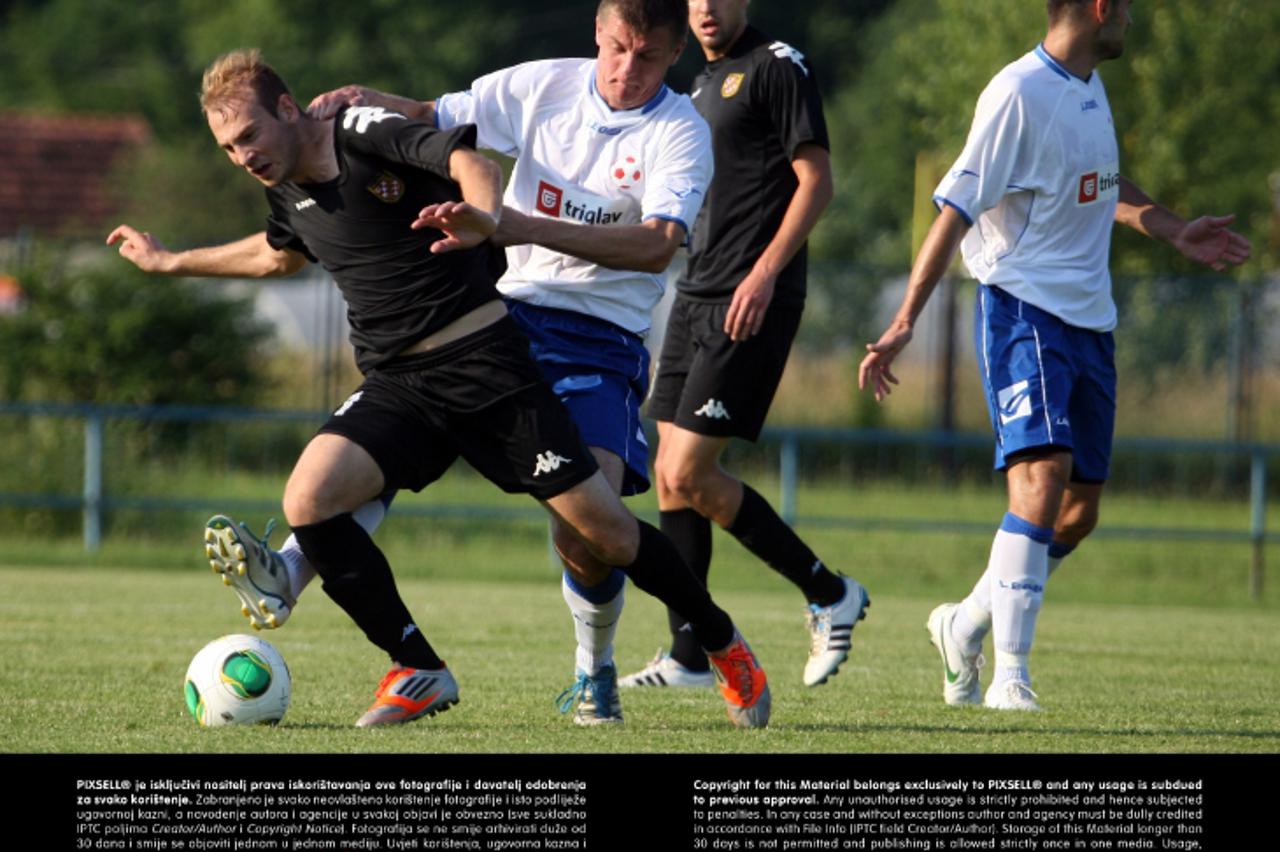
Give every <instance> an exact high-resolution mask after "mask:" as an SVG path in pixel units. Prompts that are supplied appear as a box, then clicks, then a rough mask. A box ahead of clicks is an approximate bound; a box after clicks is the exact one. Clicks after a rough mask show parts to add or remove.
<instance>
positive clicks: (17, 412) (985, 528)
mask: <svg viewBox="0 0 1280 852" xmlns="http://www.w3.org/2000/svg"><path fill="white" fill-rule="evenodd" d="M3 415H12V416H25V417H50V418H58V419H64V420H81V421H83V424H84V426H83V428H84V464H83V487H82V489H81V492H80V493H79V494H68V493H30V492H13V491H3V490H0V507H5V506H16V507H28V508H45V509H59V510H77V509H78V510H80V511H81V513H82V515H83V530H84V545H85V549H86V550H89V551H93V550H95V549H97V547H98V546H99V544H100V543H101V540H102V529H103V528H102V518H103V514H104V513H105V512H108V511H111V510H116V509H134V510H141V511H148V512H149V511H161V510H188V509H189V510H212V509H217V510H219V511H232V512H246V511H264V512H270V511H276V510H278V508H279V503H278V501H253V500H238V501H237V500H231V501H228V500H226V499H223V498H221V497H219V498H216V499H215V498H211V497H192V496H184V495H158V494H154V495H121V494H116V495H112V494H108V493H106V491H105V489H104V485H103V483H104V476H103V474H104V465H105V440H104V435H105V430H106V423H107V421H108V420H125V421H135V422H140V423H164V422H168V423H193V424H195V423H203V424H209V423H237V422H240V423H245V422H252V423H272V422H274V423H298V424H303V425H312V426H315V425H319V424H320V423H321V422H322V421H323V420H324V418H325V417H326V416H327V412H315V411H296V410H294V411H290V410H274V409H253V408H233V407H223V406H195V405H163V406H131V405H89V404H68V403H0V416H3ZM762 441H763V442H769V443H772V444H776V445H777V446H778V478H779V482H780V493H779V498H778V499H779V510H780V513H781V514H782V516H783V517H784V518H785V519H786V520H787V521H788V522H789V523H792V524H797V523H802V524H807V525H814V526H826V527H847V528H853V529H875V530H902V531H909V532H922V533H938V532H951V533H954V532H973V533H979V534H989V533H990V524H989V523H985V522H966V521H956V520H940V519H938V518H936V517H935V518H928V517H919V518H899V519H885V518H878V517H849V516H844V515H841V516H834V515H822V514H809V513H806V514H803V515H802V514H801V513H800V512H799V511H798V507H797V502H796V495H797V493H798V490H799V480H800V467H801V465H800V457H801V454H802V451H803V450H804V449H805V448H806V447H814V446H818V445H823V444H825V445H838V446H844V447H854V448H857V447H863V448H865V447H877V448H911V449H915V450H917V451H919V452H922V453H934V454H947V453H952V452H956V451H961V450H968V451H973V450H982V449H985V448H989V447H990V443H991V439H990V437H989V436H988V435H985V434H966V433H956V432H943V431H929V432H905V431H892V430H884V429H817V428H768V429H766V430H765V432H764V434H763V435H762ZM1115 450H1116V452H1117V454H1120V453H1132V454H1135V455H1137V456H1140V457H1141V456H1159V455H1174V456H1180V457H1204V456H1217V457H1220V458H1225V459H1228V460H1231V461H1233V462H1239V463H1246V462H1247V465H1248V470H1249V485H1248V494H1249V518H1248V528H1247V529H1245V528H1244V526H1243V524H1242V526H1241V527H1239V528H1235V529H1223V528H1211V527H1196V528H1180V527H1116V526H1110V525H1108V526H1105V527H1103V528H1101V529H1100V530H1099V531H1098V533H1096V534H1097V535H1101V536H1107V537H1120V538H1137V539H1144V538H1145V539H1165V540H1168V539H1177V540H1201V541H1223V542H1248V543H1249V544H1250V545H1251V552H1252V560H1251V561H1252V565H1251V570H1250V586H1251V589H1252V591H1253V593H1254V595H1255V596H1260V595H1261V590H1262V578H1263V571H1264V553H1265V547H1266V545H1267V544H1268V543H1273V542H1280V535H1277V534H1274V533H1272V534H1269V533H1268V532H1267V529H1266V506H1267V487H1268V482H1267V480H1268V474H1267V468H1268V464H1269V462H1270V460H1271V459H1273V458H1275V459H1280V444H1262V443H1252V444H1246V443H1235V442H1227V441H1205V440H1179V439H1156V438H1136V439H1135V438H1130V439H1119V440H1117V441H1116V445H1115ZM400 511H402V512H405V513H408V514H414V515H427V516H431V517H489V518H503V519H509V518H517V517H518V518H528V517H538V516H539V513H538V512H537V510H536V509H534V508H533V507H530V508H529V509H527V510H520V509H512V508H508V507H501V506H479V505H477V506H468V505H455V506H448V507H444V506H414V507H403V508H402V509H401V510H400Z"/></svg>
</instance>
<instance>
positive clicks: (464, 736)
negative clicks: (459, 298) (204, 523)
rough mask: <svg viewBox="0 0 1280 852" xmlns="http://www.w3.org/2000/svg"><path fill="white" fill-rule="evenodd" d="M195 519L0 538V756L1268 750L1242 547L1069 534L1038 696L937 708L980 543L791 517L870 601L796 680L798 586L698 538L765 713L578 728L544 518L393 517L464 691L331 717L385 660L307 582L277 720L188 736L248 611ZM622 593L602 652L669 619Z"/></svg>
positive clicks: (632, 695)
mask: <svg viewBox="0 0 1280 852" xmlns="http://www.w3.org/2000/svg"><path fill="white" fill-rule="evenodd" d="M808 499H818V498H817V497H813V496H812V495H810V498H808ZM846 499H854V498H852V497H847V498H846ZM867 499H868V500H872V499H873V498H872V497H868V498H867ZM941 499H942V498H941V496H940V495H938V494H929V493H922V492H915V493H912V494H908V493H900V494H893V493H888V494H887V495H881V496H880V498H879V499H878V500H876V501H874V503H875V510H876V514H875V515H874V516H879V517H893V516H894V513H895V512H897V511H899V510H901V511H909V510H914V512H915V513H916V514H919V513H920V512H921V511H929V510H930V509H931V507H934V506H940V505H942V503H941ZM946 499H947V505H948V506H950V507H951V511H954V512H956V513H958V514H959V516H961V517H966V516H968V515H970V514H972V515H973V516H975V517H989V516H990V515H991V512H992V511H993V510H992V507H991V506H989V505H987V504H988V503H991V495H989V494H986V493H976V494H973V495H968V496H966V495H960V496H957V495H955V494H950V495H949V496H947V498H946ZM998 502H999V501H998V500H997V501H996V504H995V509H994V511H995V512H997V513H998V511H999V505H998ZM1130 502H1132V505H1129V504H1128V503H1127V502H1126V500H1124V499H1119V500H1116V501H1113V503H1112V504H1111V510H1112V516H1111V518H1110V520H1112V522H1114V523H1117V524H1125V523H1129V524H1132V523H1136V521H1134V520H1133V519H1135V518H1136V519H1141V518H1144V517H1152V518H1157V517H1158V518H1160V519H1162V520H1163V521H1165V522H1168V523H1170V524H1174V525H1185V524H1194V523H1200V524H1212V523H1214V517H1215V516H1214V513H1215V512H1218V513H1221V514H1222V516H1223V517H1226V515H1227V513H1228V508H1227V507H1222V506H1212V505H1196V504H1188V503H1185V502H1183V503H1177V502H1174V503H1166V504H1152V503H1151V502H1150V501H1140V500H1136V499H1134V500H1133V501H1130ZM802 508H803V506H802ZM837 508H838V507H837ZM1237 514H1238V512H1237V513H1234V514H1233V517H1234V516H1235V515H1237ZM996 517H998V514H996ZM198 523H199V522H196V524H197V525H195V527H194V530H193V531H192V533H191V534H190V535H188V536H187V537H177V538H175V537H174V536H172V535H171V534H167V535H157V537H156V538H154V539H130V540H128V541H121V540H109V542H108V544H107V546H106V547H104V549H103V550H102V551H101V552H100V553H99V554H97V555H96V556H95V557H94V558H93V559H92V560H87V559H86V558H85V557H84V554H83V553H80V552H78V550H77V545H76V543H75V542H73V541H69V542H65V543H57V544H54V545H48V544H44V545H42V546H40V547H37V546H35V544H34V543H33V542H31V541H30V540H26V541H25V542H24V541H22V540H19V539H18V538H16V537H12V536H6V537H5V538H3V539H0V554H2V555H0V562H2V563H3V565H4V567H0V578H3V581H4V586H5V595H4V596H3V599H2V600H0V684H3V689H2V690H0V751H5V752H15V751H22V752H252V751H269V752H298V751H301V752H333V753H348V752H424V751H426V752H541V753H556V752H709V753H731V752H988V751H991V752H1085V753H1090V752H1214V753H1217V752H1271V753H1275V752H1280V678H1278V677H1277V675H1276V666H1275V661H1276V660H1277V659H1280V631H1277V630H1276V627H1277V619H1276V605H1277V603H1276V602H1277V599H1278V598H1277V593H1276V590H1275V588H1274V586H1275V585H1276V584H1275V583H1271V584H1270V586H1269V587H1268V589H1267V593H1266V595H1265V597H1264V599H1263V601H1261V602H1251V601H1249V600H1248V598H1247V595H1246V594H1245V589H1246V584H1245V570H1246V567H1247V565H1248V550H1247V548H1246V547H1245V546H1244V545H1242V544H1226V545H1224V544H1216V543H1211V542H1187V541H1133V540H1120V539H1105V538H1100V539H1098V540H1097V541H1096V542H1090V543H1089V546H1088V547H1087V548H1083V549H1082V550H1081V552H1080V553H1078V554H1077V555H1074V556H1073V557H1072V558H1071V560H1072V561H1071V562H1069V563H1068V566H1069V567H1068V568H1064V569H1063V571H1062V572H1061V573H1060V574H1059V575H1056V576H1055V578H1054V580H1053V583H1052V584H1051V585H1050V587H1049V592H1048V596H1047V604H1046V607H1045V609H1044V612H1043V614H1042V616H1041V628H1040V631H1039V635H1038V642H1037V646H1036V652H1035V655H1034V658H1033V666H1034V673H1035V675H1036V687H1037V689H1038V691H1039V692H1040V695H1041V698H1042V703H1043V704H1044V706H1045V708H1046V711H1047V712H1045V713H1042V714H1035V715H1025V714H1019V715H1010V714H993V713H989V712H985V711H983V710H981V709H979V708H972V709H970V708H948V707H945V706H944V705H943V704H942V702H941V700H940V691H941V690H940V682H939V681H940V672H939V666H938V661H937V659H936V655H935V652H934V651H933V649H932V648H931V647H930V646H929V645H928V643H927V639H926V635H925V631H924V629H923V624H924V620H925V616H926V615H927V614H928V612H929V610H930V609H931V608H932V607H933V606H934V605H935V604H936V603H938V602H939V601H941V600H947V599H958V598H959V597H961V596H962V595H963V594H964V593H965V592H966V591H967V588H968V586H969V585H970V584H971V582H972V579H973V577H974V576H975V573H976V570H977V567H978V566H980V565H981V564H982V562H983V561H984V560H985V551H986V549H987V547H988V546H989V537H984V536H981V535H973V534H967V533H964V534H950V533H948V534H934V535H922V534H915V533H904V532H892V531H888V532H886V531H875V530H872V531H866V530H863V531H849V530H836V529H825V528H823V529H817V528H815V529H805V530H802V532H803V533H804V534H805V535H806V537H808V538H809V539H810V540H811V542H812V543H813V544H814V546H815V549H816V550H818V552H819V553H822V554H825V555H826V558H827V559H828V561H829V562H831V563H833V564H835V565H837V567H841V568H844V569H846V570H848V571H849V572H850V573H853V574H855V575H856V576H858V577H859V579H861V580H863V582H865V583H866V584H867V585H868V587H869V588H870V590H871V593H872V598H873V606H872V608H871V610H870V616H869V618H868V620H867V621H865V622H863V624H862V625H861V626H860V627H858V629H857V630H856V631H855V634H854V640H855V648H854V652H853V656H852V658H851V659H850V661H849V662H848V663H847V664H846V665H845V667H844V668H843V669H842V671H841V673H840V675H839V676H838V677H836V678H834V679H833V680H832V681H831V682H830V683H828V684H827V685H826V686H823V687H819V688H817V689H806V688H805V687H803V686H802V685H801V684H800V669H801V667H802V665H803V661H804V656H805V653H806V650H807V635H806V633H805V631H804V629H803V620H802V603H801V599H800V598H799V596H798V595H797V594H796V593H795V592H794V591H793V590H791V589H790V588H788V587H784V584H783V582H782V581H781V580H779V579H778V578H776V577H775V576H773V575H772V574H771V573H770V572H768V571H766V570H764V569H761V568H759V567H758V566H756V565H755V564H754V563H753V561H752V560H751V559H750V558H749V557H747V556H746V555H745V554H744V552H743V551H742V550H741V548H739V547H738V545H737V544H736V543H734V542H732V541H731V540H730V539H728V538H727V537H725V536H722V535H718V538H717V541H716V546H717V562H716V567H715V569H714V571H713V575H712V590H713V592H715V593H716V596H717V598H718V599H719V600H720V601H721V603H722V604H723V605H724V606H725V607H726V609H728V610H729V611H730V612H731V613H732V614H733V615H734V617H735V620H736V621H737V622H738V624H739V625H740V626H741V627H742V629H743V631H744V633H745V634H746V635H747V637H748V638H749V639H750V640H751V642H752V644H753V646H754V647H755V648H756V650H757V652H758V653H759V655H760V657H761V659H762V661H763V663H764V665H765V667H766V669H767V670H768V672H769V675H770V681H771V685H772V689H773V695H774V716H773V721H772V723H771V725H770V727H769V728H768V729H767V730H764V731H746V732H743V731H736V730H733V729H732V728H731V727H730V725H729V723H728V721H727V720H726V718H725V715H724V710H723V706H722V704H721V701H720V699H719V697H718V696H717V695H716V694H714V693H712V692H701V691H698V692H691V691H687V690H681V691H677V692H674V693H672V692H654V693H650V692H645V691H634V692H633V691H627V692H624V694H623V699H624V708H625V712H626V716H627V724H626V725H625V727H624V728H623V729H622V730H608V731H600V730H582V729H578V728H576V727H575V726H574V725H573V724H572V723H571V722H570V720H569V719H568V717H564V716H561V715H559V714H558V713H557V712H556V710H555V707H554V699H555V697H556V695H557V693H558V692H559V691H560V689H562V688H563V687H565V686H568V685H569V682H570V681H571V679H572V678H571V673H572V658H571V643H572V631H571V626H570V622H569V618H568V614H567V611H566V610H565V607H564V604H563V602H562V601H561V600H560V596H559V589H558V583H557V578H556V572H555V571H554V569H552V568H551V566H550V563H549V559H548V556H547V552H546V540H545V529H544V527H542V526H541V525H540V524H539V523H537V522H525V521H511V522H505V523H503V524H501V525H495V524H494V523H493V522H480V521H426V520H423V519H415V518H405V517H401V518H398V519H397V518H395V516H394V514H393V519H392V521H390V522H389V523H388V525H387V527H386V529H385V530H384V531H382V532H380V533H379V538H380V540H382V541H383V542H384V543H385V545H386V549H387V551H388V554H389V556H390V558H391V560H392V564H393V565H394V566H396V567H397V574H398V576H399V577H400V584H401V589H402V592H403V593H404V596H405V598H406V600H407V601H408V602H409V604H410V607H411V609H412V610H413V611H414V613H415V615H416V617H417V619H418V621H419V624H421V625H422V626H423V627H424V629H425V630H426V632H427V634H428V636H429V637H430V638H431V639H432V641H433V643H434V644H435V645H436V647H437V649H438V650H439V651H440V653H441V655H442V656H443V657H444V658H445V659H446V660H448V662H449V664H450V667H451V669H452V670H453V671H454V672H455V674H456V675H457V677H458V679H459V682H460V684H461V687H462V703H461V704H460V705H459V706H458V707H456V708H454V709H452V710H450V711H449V712H448V713H445V714H443V715H441V716H438V717H436V718H434V719H430V720H424V721H422V722H419V723H415V724H413V725H410V726H406V727H403V728H398V729H394V730H378V731H358V730H355V729H353V728H352V727H351V723H352V722H353V721H354V720H355V718H356V717H357V716H358V715H359V714H360V713H361V712H362V711H363V710H364V708H365V707H366V705H367V704H368V702H369V700H370V699H371V696H372V690H373V688H374V687H375V685H376V684H377V682H378V680H379V678H380V677H381V675H382V674H383V672H384V671H385V667H386V666H385V660H384V659H383V658H382V657H381V655H380V653H379V652H377V651H376V650H374V649H373V648H372V646H370V645H368V643H367V642H366V641H365V640H364V638H363V636H362V635H361V634H360V633H359V632H358V630H357V629H356V628H355V627H354V625H352V624H351V623H350V622H349V621H348V620H347V618H346V617H345V616H344V615H343V614H342V613H341V612H340V611H339V610H338V609H337V608H336V607H334V606H333V605H332V604H331V603H330V602H329V600H328V599H327V598H326V597H325V596H324V595H323V593H321V592H320V591H319V590H318V588H317V589H313V590H311V591H310V592H309V593H308V595H307V596H306V597H305V598H304V600H303V604H302V605H301V606H300V608H299V610H298V612H297V614H296V616H295V617H294V619H293V620H292V621H291V622H290V623H289V624H288V625H287V626H286V627H285V628H284V629H282V630H279V631H275V632H272V633H269V634H265V635H266V636H267V638H269V639H270V640H271V641H273V642H274V643H275V644H276V645H277V647H279V649H280V650H281V652H282V653H283V654H284V655H285V658H286V659H287V660H288V661H289V664H290V667H291V670H292V674H293V679H294V701H293V706H292V708H291V710H290V712H289V715H288V716H287V718H286V720H285V722H284V724H282V725H281V726H280V727H278V728H275V729H231V730H228V729H216V730H202V729H200V728H198V727H197V726H196V725H195V723H194V722H193V721H192V720H191V719H190V718H189V717H188V716H187V715H186V710H185V707H184V705H183V701H182V695H181V687H182V676H183V673H184V671H185V669H186V665H187V662H188V661H189V660H190V658H191V656H192V655H193V654H194V653H195V652H196V650H198V649H199V647H200V646H201V645H203V644H204V642H206V641H208V640H209V639H211V638H213V637H215V636H217V635H220V634H223V633H231V632H242V631H244V630H245V629H246V628H247V624H246V623H245V622H244V621H243V619H241V618H240V616H239V614H238V613H237V610H236V605H235V604H234V603H233V601H234V596H233V595H231V594H230V592H228V591H227V590H225V589H223V588H222V587H221V585H220V584H219V583H218V582H217V578H216V577H214V575H213V574H212V573H210V572H209V571H208V570H207V568H206V567H205V566H204V564H203V560H202V559H201V558H200V556H199V546H198V544H197V543H198V542H199V526H198ZM1224 523H1225V521H1224ZM277 543H278V539H277ZM1273 550H1274V548H1273ZM1272 556H1273V559H1274V558H1275V555H1274V553H1273V554H1272ZM628 593H629V597H628V609H627V615H626V618H625V619H624V620H623V625H622V628H621V630H620V634H619V637H618V645H617V647H618V662H619V665H620V668H621V670H623V671H624V672H625V671H628V670H631V669H634V668H636V667H638V666H640V665H642V664H644V663H645V662H647V660H648V658H649V657H650V656H651V654H652V652H653V650H654V648H656V647H657V646H658V645H659V644H660V643H661V642H662V640H663V637H664V635H665V613H664V612H663V611H662V610H661V609H660V608H659V607H658V606H657V605H656V603H655V602H653V601H652V600H651V599H649V598H647V597H646V596H644V595H643V594H642V593H640V592H638V591H636V590H634V589H629V590H628Z"/></svg>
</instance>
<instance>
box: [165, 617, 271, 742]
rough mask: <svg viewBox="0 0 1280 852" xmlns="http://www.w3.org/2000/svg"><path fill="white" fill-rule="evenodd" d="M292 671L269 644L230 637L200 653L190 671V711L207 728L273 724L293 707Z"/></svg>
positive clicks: (185, 689)
mask: <svg viewBox="0 0 1280 852" xmlns="http://www.w3.org/2000/svg"><path fill="white" fill-rule="evenodd" d="M290 686H291V682H290V679H289V667H288V666H287V665H285V662H284V657H282V656H280V652H279V651H277V650H276V649H275V648H274V647H273V646H272V645H271V643H269V642H267V641H265V640H263V639H259V638H258V637H256V636H246V635H243V634H239V633H236V634H232V635H230V636H222V637H219V638H217V639H214V640H213V641H212V642H210V643H209V644H208V645H205V646H204V647H203V648H201V649H200V652H199V653H197V654H196V655H195V657H194V658H193V659H192V660H191V665H190V666H188V667H187V682H186V685H185V686H184V687H183V693H184V695H185V696H186V699H187V709H188V710H190V711H191V715H192V716H194V717H195V719H196V721H197V722H199V723H200V724H201V725H203V726H209V727H213V726H216V725H274V724H275V723H276V722H279V721H280V720H281V719H282V718H284V711H286V710H288V709H289V695H290V692H291V689H290Z"/></svg>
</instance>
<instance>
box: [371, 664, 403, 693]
mask: <svg viewBox="0 0 1280 852" xmlns="http://www.w3.org/2000/svg"><path fill="white" fill-rule="evenodd" d="M403 671H404V668H403V667H402V668H395V669H392V670H391V671H389V672H387V673H386V674H385V675H383V677H382V682H381V683H379V684H378V690H377V692H375V693H374V694H373V697H374V698H381V697H382V695H383V693H385V692H386V691H387V687H388V686H390V685H391V682H392V681H393V680H395V679H396V678H397V677H398V676H399V675H400V673H401V672H403Z"/></svg>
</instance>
